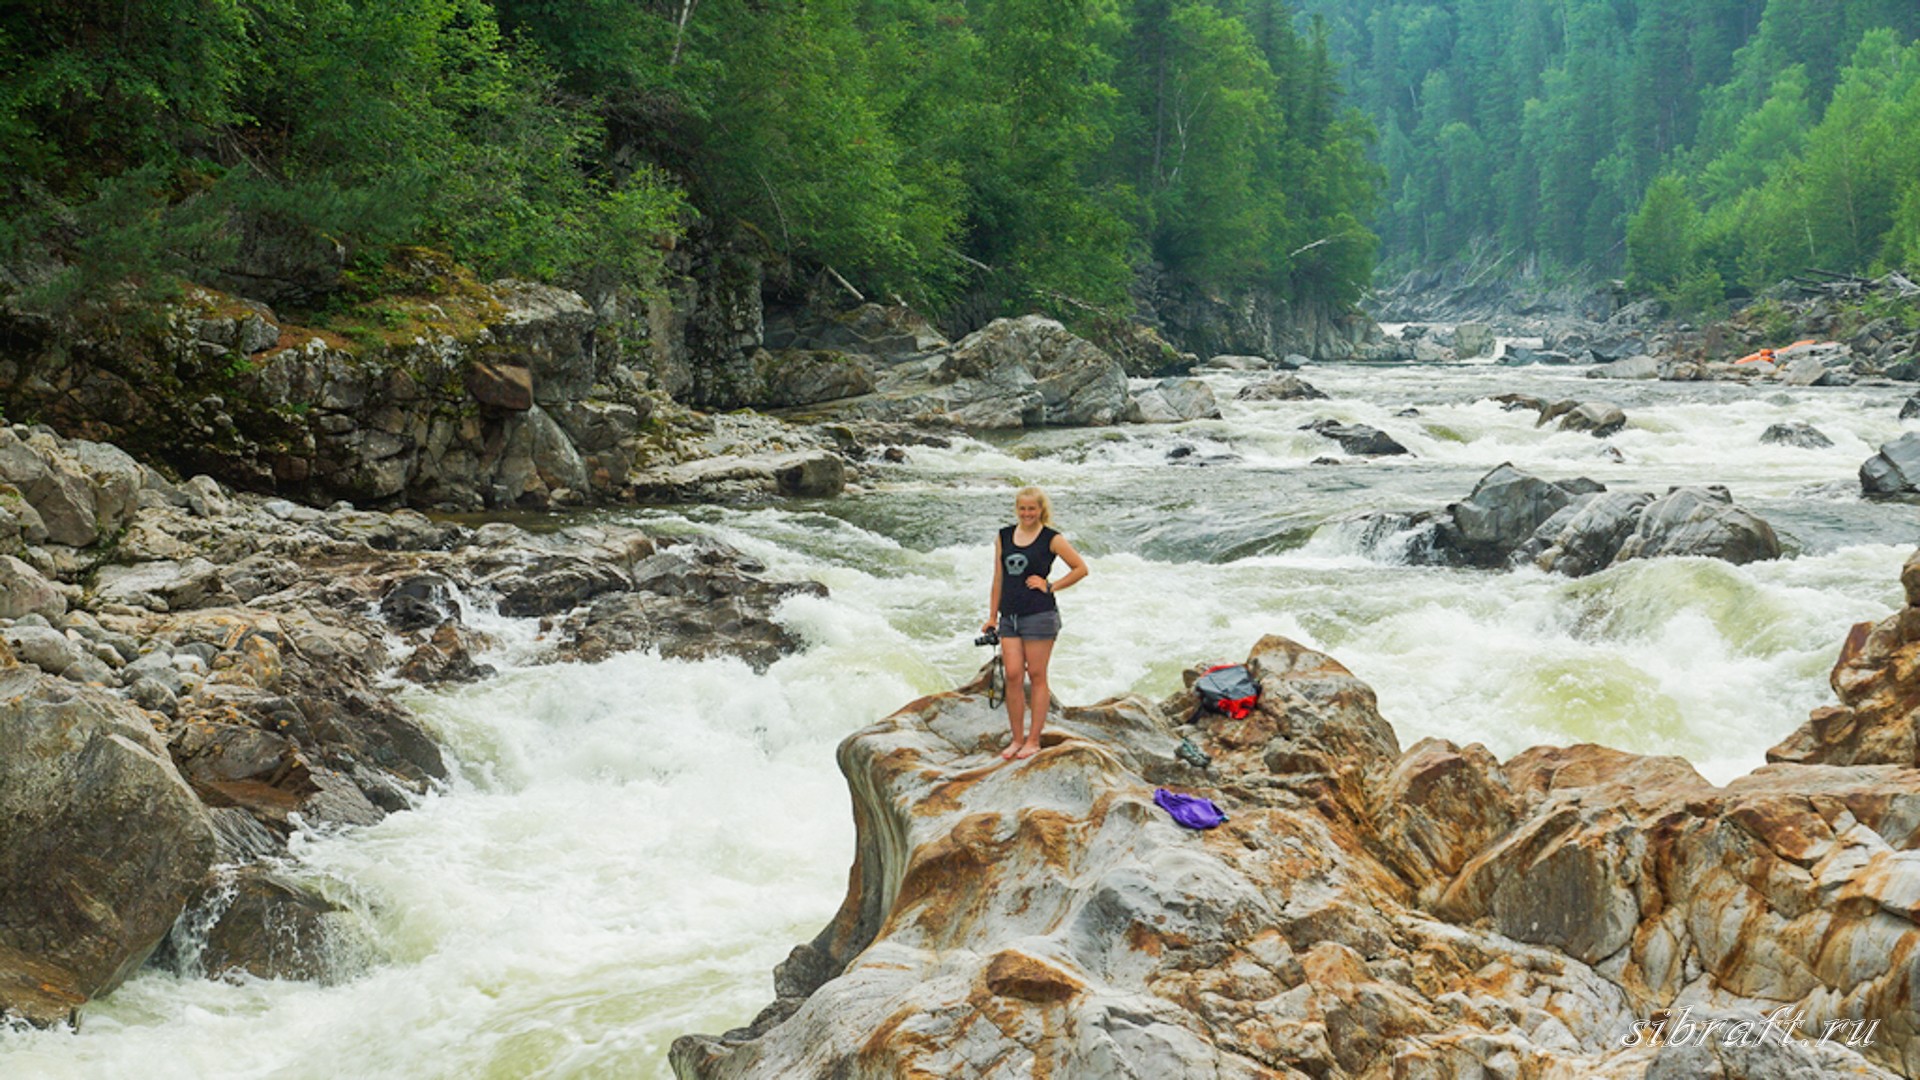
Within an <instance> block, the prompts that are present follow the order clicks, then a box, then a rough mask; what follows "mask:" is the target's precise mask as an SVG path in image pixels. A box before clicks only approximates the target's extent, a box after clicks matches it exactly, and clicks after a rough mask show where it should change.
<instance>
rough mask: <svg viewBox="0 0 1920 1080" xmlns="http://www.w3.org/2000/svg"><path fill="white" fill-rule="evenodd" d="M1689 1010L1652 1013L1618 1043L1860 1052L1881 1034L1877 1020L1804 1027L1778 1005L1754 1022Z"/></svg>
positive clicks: (1802, 1015)
mask: <svg viewBox="0 0 1920 1080" xmlns="http://www.w3.org/2000/svg"><path fill="white" fill-rule="evenodd" d="M1692 1014H1693V1006H1691V1005H1682V1006H1681V1007H1680V1009H1679V1011H1678V1012H1672V1013H1667V1012H1658V1013H1654V1014H1653V1016H1652V1017H1651V1018H1650V1019H1647V1020H1641V1021H1639V1022H1638V1023H1635V1024H1634V1025H1633V1030H1631V1031H1629V1032H1627V1034H1625V1035H1624V1036H1621V1038H1620V1045H1621V1046H1624V1047H1629V1048H1631V1047H1635V1046H1705V1045H1707V1044H1708V1043H1714V1042H1717V1043H1720V1044H1721V1045H1722V1046H1769V1045H1780V1046H1784V1045H1786V1044H1787V1043H1835V1044H1838V1045H1841V1046H1851V1047H1854V1048H1856V1049H1857V1048H1859V1047H1863V1046H1872V1045H1873V1036H1874V1034H1875V1032H1877V1031H1878V1030H1879V1029H1880V1021H1878V1020H1868V1019H1859V1020H1848V1019H1840V1020H1828V1021H1826V1022H1825V1023H1823V1024H1819V1025H1813V1026H1808V1025H1806V1024H1805V1021H1806V1018H1807V1011H1806V1010H1805V1009H1798V1010H1796V1009H1794V1008H1793V1007H1792V1006H1790V1005H1782V1006H1781V1007H1780V1008H1778V1009H1775V1010H1774V1011H1773V1012H1772V1013H1770V1014H1769V1015H1767V1016H1764V1017H1761V1018H1760V1019H1758V1020H1736V1019H1732V1018H1730V1017H1723V1016H1716V1017H1711V1018H1709V1017H1705V1016H1703V1017H1701V1018H1699V1019H1697V1020H1696V1019H1694V1018H1693V1015H1692Z"/></svg>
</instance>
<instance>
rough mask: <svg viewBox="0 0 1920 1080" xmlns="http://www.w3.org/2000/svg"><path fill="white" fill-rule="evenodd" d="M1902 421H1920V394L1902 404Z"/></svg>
mask: <svg viewBox="0 0 1920 1080" xmlns="http://www.w3.org/2000/svg"><path fill="white" fill-rule="evenodd" d="M1900 419H1902V420H1920V394H1915V395H1913V396H1912V397H1910V398H1908V399H1907V400H1905V401H1903V402H1901V403H1900Z"/></svg>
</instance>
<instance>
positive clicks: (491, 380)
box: [467, 356, 533, 412]
mask: <svg viewBox="0 0 1920 1080" xmlns="http://www.w3.org/2000/svg"><path fill="white" fill-rule="evenodd" d="M467 393H469V394H472V395H473V400H475V401H477V402H479V403H480V404H482V405H486V406H489V407H491V408H495V409H503V410H505V411H507V412H525V411H527V410H528V409H531V408H533V371H532V369H530V368H528V367H527V366H526V365H524V364H515V363H507V362H504V361H501V360H491V359H487V358H485V357H484V356H477V357H475V358H474V360H473V362H472V363H470V364H469V365H467Z"/></svg>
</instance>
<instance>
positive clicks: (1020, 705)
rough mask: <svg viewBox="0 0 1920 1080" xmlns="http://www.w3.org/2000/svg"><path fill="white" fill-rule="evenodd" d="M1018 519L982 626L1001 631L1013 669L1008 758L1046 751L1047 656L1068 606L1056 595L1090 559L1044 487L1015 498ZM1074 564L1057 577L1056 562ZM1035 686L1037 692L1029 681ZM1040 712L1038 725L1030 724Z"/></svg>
mask: <svg viewBox="0 0 1920 1080" xmlns="http://www.w3.org/2000/svg"><path fill="white" fill-rule="evenodd" d="M1013 516H1014V518H1015V519H1016V522H1015V524H1012V525H1008V526H1007V527H1006V528H1004V529H1001V530H1000V534H999V535H998V536H997V537H995V538H994V542H993V563H994V567H993V600H992V609H991V610H990V611H988V612H987V621H986V624H985V625H984V626H982V627H981V629H982V630H998V631H999V633H1000V655H1001V659H1002V661H1003V662H1004V663H1005V664H1006V669H1007V723H1008V725H1009V726H1011V727H1012V729H1013V739H1012V740H1011V741H1010V742H1008V743H1007V748H1006V749H1005V750H1002V751H1000V756H1001V757H1003V758H1008V759H1012V758H1029V757H1032V756H1033V755H1034V754H1036V753H1039V751H1040V728H1041V725H1043V724H1045V723H1046V720H1047V705H1048V693H1047V661H1048V660H1049V659H1051V658H1052V656H1053V642H1054V639H1055V638H1057V637H1059V636H1060V608H1059V605H1058V604H1056V603H1055V602H1054V599H1053V594H1054V593H1057V592H1059V591H1060V590H1061V589H1064V588H1066V587H1067V586H1069V585H1072V584H1073V583H1074V582H1076V581H1079V580H1080V579H1081V578H1084V577H1086V576H1087V564H1086V561H1085V560H1084V559H1082V558H1080V553H1079V552H1077V551H1075V550H1073V545H1072V544H1069V543H1067V538H1066V537H1064V536H1061V535H1060V534H1059V533H1058V532H1055V531H1054V529H1053V504H1052V503H1051V502H1049V501H1048V500H1047V493H1046V492H1044V491H1041V490H1040V489H1039V488H1037V487H1024V488H1021V489H1020V491H1019V492H1018V493H1017V494H1015V495H1014V497H1013ZM1056 558H1057V559H1059V560H1060V561H1061V562H1063V563H1066V564H1067V572H1066V574H1065V575H1063V576H1062V577H1061V578H1060V580H1059V581H1050V580H1048V579H1049V577H1050V576H1051V575H1052V573H1053V561H1054V560H1055V559H1056ZM1023 679H1025V680H1027V681H1029V682H1030V683H1031V685H1032V695H1031V697H1030V698H1029V697H1028V696H1027V695H1023V694H1022V693H1021V692H1020V687H1021V681H1022V680H1023ZM1027 715H1031V716H1032V717H1033V727H1032V730H1027V729H1026V726H1025V724H1024V723H1023V721H1024V719H1025V718H1026V716H1027Z"/></svg>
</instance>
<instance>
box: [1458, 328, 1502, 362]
mask: <svg viewBox="0 0 1920 1080" xmlns="http://www.w3.org/2000/svg"><path fill="white" fill-rule="evenodd" d="M1493 346H1494V339H1493V327H1491V326H1488V325H1487V324H1486V323H1475V322H1463V323H1461V324H1459V325H1458V326H1455V327H1454V328H1453V351H1454V353H1455V354H1457V355H1458V356H1459V357H1460V359H1462V360H1473V359H1477V358H1479V357H1482V356H1492V355H1493Z"/></svg>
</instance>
